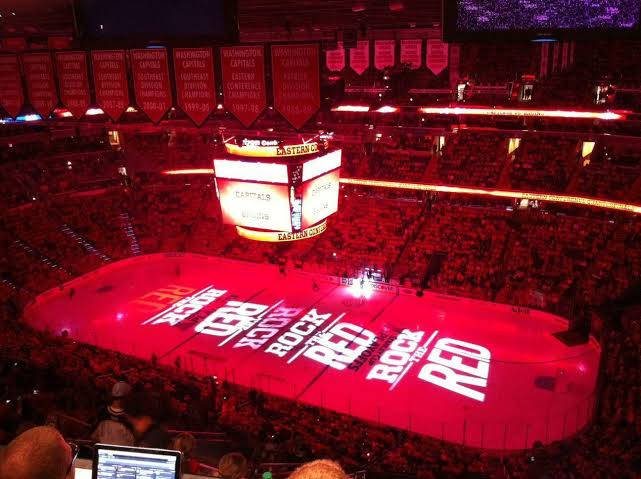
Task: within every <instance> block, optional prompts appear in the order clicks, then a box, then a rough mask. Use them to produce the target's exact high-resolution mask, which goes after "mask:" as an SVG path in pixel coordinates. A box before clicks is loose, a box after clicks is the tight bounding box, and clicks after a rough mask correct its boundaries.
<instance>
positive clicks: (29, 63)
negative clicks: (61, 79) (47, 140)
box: [22, 53, 58, 118]
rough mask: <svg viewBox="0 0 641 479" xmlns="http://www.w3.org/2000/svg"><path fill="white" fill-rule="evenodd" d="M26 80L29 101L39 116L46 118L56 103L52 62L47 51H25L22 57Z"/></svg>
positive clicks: (56, 96) (56, 95)
mask: <svg viewBox="0 0 641 479" xmlns="http://www.w3.org/2000/svg"><path fill="white" fill-rule="evenodd" d="M22 64H23V65H24V76H25V79H26V81H27V92H28V93H29V103H31V106H32V107H33V109H34V110H35V111H36V113H38V114H39V115H40V116H41V117H43V118H46V117H48V116H49V113H51V110H53V109H54V108H55V107H56V105H57V104H58V93H57V92H56V83H55V80H54V78H53V62H52V61H51V55H49V53H25V54H24V55H23V57H22Z"/></svg>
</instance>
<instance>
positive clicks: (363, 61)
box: [349, 40, 369, 75]
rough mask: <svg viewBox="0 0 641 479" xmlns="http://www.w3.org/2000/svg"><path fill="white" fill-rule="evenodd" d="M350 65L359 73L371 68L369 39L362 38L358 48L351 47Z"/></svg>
mask: <svg viewBox="0 0 641 479" xmlns="http://www.w3.org/2000/svg"><path fill="white" fill-rule="evenodd" d="M349 66H350V67H351V69H352V70H354V71H355V72H356V73H358V74H359V75H362V74H363V72H364V71H365V70H367V69H368V68H369V40H360V41H358V42H356V48H350V49H349Z"/></svg>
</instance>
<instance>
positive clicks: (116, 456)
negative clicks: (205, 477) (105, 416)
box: [91, 444, 181, 479]
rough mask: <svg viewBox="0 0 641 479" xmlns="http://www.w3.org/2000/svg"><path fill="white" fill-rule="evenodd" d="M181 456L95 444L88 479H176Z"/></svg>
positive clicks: (177, 478)
mask: <svg viewBox="0 0 641 479" xmlns="http://www.w3.org/2000/svg"><path fill="white" fill-rule="evenodd" d="M180 460H181V453H180V452H178V451H168V450H165V449H147V448H141V447H125V446H111V445H108V444H96V446H95V455H94V461H93V471H92V475H91V477H92V479H180Z"/></svg>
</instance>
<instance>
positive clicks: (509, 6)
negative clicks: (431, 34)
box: [444, 0, 641, 38]
mask: <svg viewBox="0 0 641 479" xmlns="http://www.w3.org/2000/svg"><path fill="white" fill-rule="evenodd" d="M444 5H445V7H444V11H445V30H446V32H447V34H446V36H447V37H450V38H453V37H456V36H457V35H459V36H460V35H468V36H473V35H474V34H481V35H482V34H487V33H492V32H504V33H519V32H530V33H537V32H540V33H545V32H548V31H549V32H564V31H565V32H576V33H583V34H586V33H589V32H591V31H603V30H608V31H617V30H619V31H638V30H639V26H640V17H641V0H490V1H487V0H456V1H452V2H445V3H444Z"/></svg>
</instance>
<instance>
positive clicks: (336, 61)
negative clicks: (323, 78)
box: [325, 42, 345, 72]
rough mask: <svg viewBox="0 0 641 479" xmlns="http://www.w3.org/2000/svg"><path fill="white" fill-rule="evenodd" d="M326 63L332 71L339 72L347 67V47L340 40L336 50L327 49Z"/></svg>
mask: <svg viewBox="0 0 641 479" xmlns="http://www.w3.org/2000/svg"><path fill="white" fill-rule="evenodd" d="M325 65H326V66H327V69H328V70H329V71H330V72H339V71H341V70H342V69H343V68H345V48H343V42H338V45H337V47H336V50H327V51H325Z"/></svg>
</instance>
